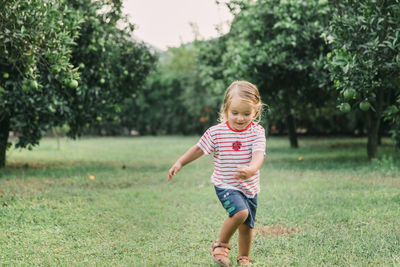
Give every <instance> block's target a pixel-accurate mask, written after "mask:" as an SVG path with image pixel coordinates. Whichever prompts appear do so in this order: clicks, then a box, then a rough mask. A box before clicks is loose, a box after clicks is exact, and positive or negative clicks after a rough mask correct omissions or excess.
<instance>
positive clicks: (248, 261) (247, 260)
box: [236, 256, 251, 265]
mask: <svg viewBox="0 0 400 267" xmlns="http://www.w3.org/2000/svg"><path fill="white" fill-rule="evenodd" d="M236 261H237V264H239V265H251V259H250V258H249V257H247V256H238V257H237V259H236Z"/></svg>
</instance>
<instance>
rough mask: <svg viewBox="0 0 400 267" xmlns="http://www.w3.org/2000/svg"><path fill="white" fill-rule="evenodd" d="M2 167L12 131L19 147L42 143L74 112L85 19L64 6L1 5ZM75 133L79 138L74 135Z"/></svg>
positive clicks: (17, 0) (5, 1) (8, 0)
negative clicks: (77, 47)
mask: <svg viewBox="0 0 400 267" xmlns="http://www.w3.org/2000/svg"><path fill="white" fill-rule="evenodd" d="M0 6H1V12H0V75H1V76H0V167H4V165H5V160H6V149H7V148H8V147H10V146H11V143H8V135H9V131H14V132H15V133H17V134H18V141H17V142H16V147H21V148H24V147H28V148H31V147H32V146H33V145H36V144H38V142H39V140H40V138H41V133H42V131H46V130H47V129H49V127H52V126H57V125H63V124H64V123H65V121H66V120H67V118H69V117H70V116H71V114H72V113H74V107H73V106H71V101H70V100H71V98H73V97H74V95H75V94H77V93H78V92H79V87H78V85H79V73H78V71H77V69H76V68H75V67H74V66H73V65H72V64H71V63H70V58H71V46H72V45H73V44H74V38H76V37H77V35H78V30H79V22H80V16H79V14H78V13H76V12H75V11H74V10H71V9H69V8H68V7H67V6H66V5H65V4H64V3H63V1H57V0H56V1H46V0H37V1H26V0H0ZM71 134H73V133H71Z"/></svg>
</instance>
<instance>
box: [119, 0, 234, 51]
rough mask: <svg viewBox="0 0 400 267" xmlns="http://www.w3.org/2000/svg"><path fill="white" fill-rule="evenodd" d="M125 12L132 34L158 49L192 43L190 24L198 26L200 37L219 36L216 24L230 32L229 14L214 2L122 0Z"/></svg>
mask: <svg viewBox="0 0 400 267" xmlns="http://www.w3.org/2000/svg"><path fill="white" fill-rule="evenodd" d="M124 12H125V13H126V14H129V16H130V21H131V22H133V23H134V24H135V25H136V29H135V31H134V35H135V36H136V37H137V38H139V39H140V40H143V41H145V42H147V43H149V44H151V45H153V46H155V47H157V48H159V49H162V50H165V49H167V47H172V46H179V45H180V44H181V43H187V42H190V41H193V40H194V34H193V30H192V28H191V26H190V25H189V23H191V22H194V23H195V24H197V26H198V29H199V33H200V36H201V37H203V38H205V39H209V38H213V37H217V36H219V34H218V32H217V30H216V29H215V28H216V27H215V26H216V25H222V31H223V32H224V33H226V32H228V30H229V26H228V25H229V22H230V21H231V20H232V18H233V17H232V15H231V14H230V13H229V10H228V9H227V8H226V6H225V5H223V4H220V5H217V4H216V3H215V0H125V1H124Z"/></svg>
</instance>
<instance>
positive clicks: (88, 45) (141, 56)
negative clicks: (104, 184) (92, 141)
mask: <svg viewBox="0 0 400 267" xmlns="http://www.w3.org/2000/svg"><path fill="white" fill-rule="evenodd" d="M68 3H69V5H70V6H72V7H73V8H74V9H76V10H77V11H78V12H79V13H80V14H82V15H83V17H84V22H83V23H82V25H81V30H80V37H79V39H77V41H76V42H77V45H76V46H75V47H74V49H73V54H72V55H73V57H72V62H73V64H74V65H76V66H81V67H80V71H81V73H82V77H81V84H82V85H81V86H80V91H79V93H78V94H77V95H76V98H75V99H74V101H75V103H74V105H75V106H76V107H78V112H76V113H75V114H74V116H73V117H71V118H70V120H69V122H68V123H69V124H70V126H71V131H70V133H71V134H72V135H73V136H74V135H76V134H80V133H82V132H83V131H84V130H85V128H83V127H84V126H86V127H89V125H93V126H97V127H100V128H105V129H106V130H107V131H109V130H110V129H112V128H114V126H115V125H118V124H120V123H121V120H125V121H126V120H127V119H128V118H127V117H129V116H132V113H131V112H130V111H129V110H124V108H123V104H124V103H126V102H129V101H130V102H133V101H134V98H135V96H136V93H137V91H138V90H139V89H141V88H142V87H143V86H144V83H145V79H146V77H147V75H148V73H149V72H150V70H151V69H152V68H153V65H154V62H155V60H156V58H155V56H154V55H153V54H152V53H151V52H150V50H149V49H148V48H147V47H146V46H145V45H144V44H142V43H138V42H136V41H134V40H132V38H131V37H130V36H131V35H132V33H133V30H134V25H132V24H130V23H129V22H128V21H127V18H126V17H125V16H124V15H123V14H122V12H121V2H120V1H96V2H93V1H90V0H85V1H75V0H68ZM118 25H125V26H123V28H121V27H119V26H118ZM123 112H124V113H123ZM128 120H129V119H128ZM118 129H120V128H119V127H118Z"/></svg>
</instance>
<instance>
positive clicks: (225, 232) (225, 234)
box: [217, 209, 249, 243]
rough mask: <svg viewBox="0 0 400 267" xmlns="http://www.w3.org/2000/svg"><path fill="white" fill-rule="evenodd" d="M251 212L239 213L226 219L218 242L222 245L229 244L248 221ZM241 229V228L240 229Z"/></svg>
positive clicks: (243, 211)
mask: <svg viewBox="0 0 400 267" xmlns="http://www.w3.org/2000/svg"><path fill="white" fill-rule="evenodd" d="M248 215H249V211H248V210H247V209H245V210H241V211H239V212H237V213H236V214H235V215H233V216H232V217H228V218H226V220H225V221H224V224H223V225H222V229H221V232H220V234H219V238H218V239H217V241H219V242H222V243H229V240H230V239H231V237H232V236H233V234H234V233H235V232H236V230H237V229H238V228H239V226H241V225H242V224H243V223H244V221H246V219H247V216H248ZM239 229H240V228H239Z"/></svg>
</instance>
